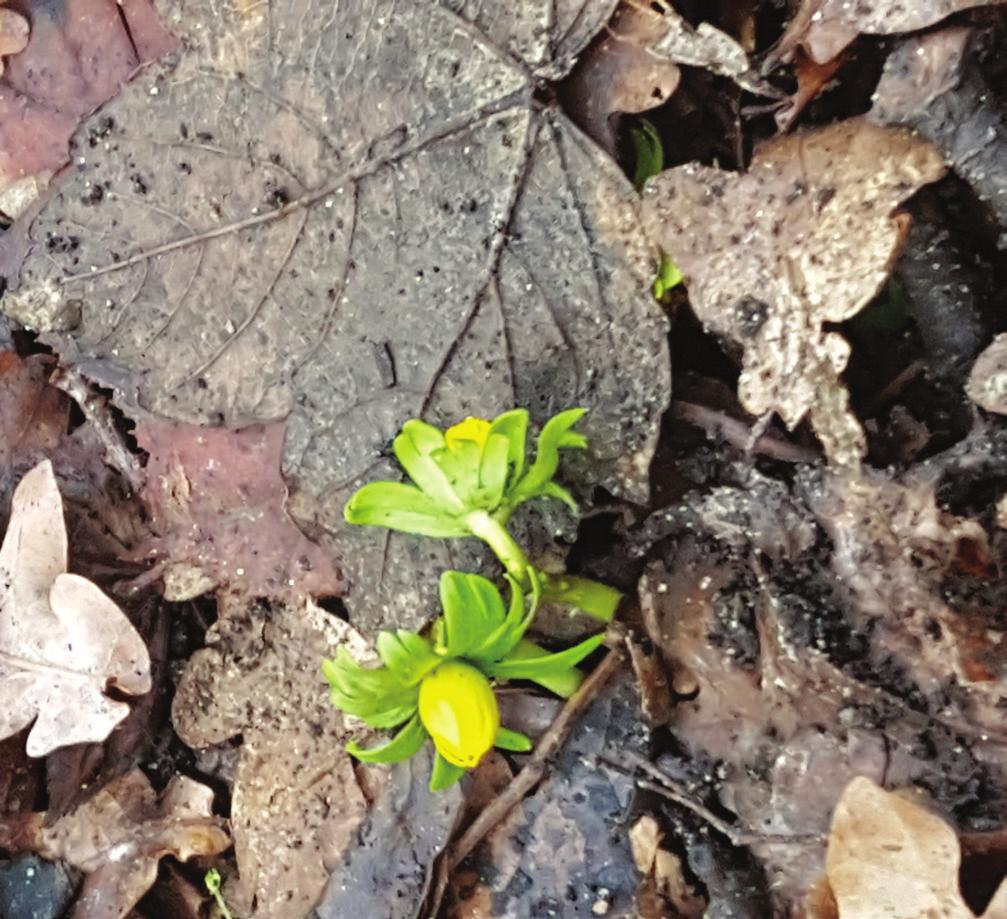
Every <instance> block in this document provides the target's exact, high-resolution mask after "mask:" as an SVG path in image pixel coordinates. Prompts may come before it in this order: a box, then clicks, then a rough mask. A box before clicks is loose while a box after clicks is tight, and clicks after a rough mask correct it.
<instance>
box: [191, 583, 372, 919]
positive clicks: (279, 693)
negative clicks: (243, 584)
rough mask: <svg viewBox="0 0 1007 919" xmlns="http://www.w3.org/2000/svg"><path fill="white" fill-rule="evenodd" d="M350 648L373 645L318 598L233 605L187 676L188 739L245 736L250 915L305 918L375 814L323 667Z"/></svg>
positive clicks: (242, 858) (242, 853)
mask: <svg viewBox="0 0 1007 919" xmlns="http://www.w3.org/2000/svg"><path fill="white" fill-rule="evenodd" d="M340 645H348V646H349V647H350V650H351V651H357V652H358V653H359V652H360V651H361V650H363V641H362V639H361V638H360V637H359V636H358V635H357V633H356V632H355V631H354V630H353V629H352V628H351V627H350V626H349V625H347V624H346V623H345V622H342V621H341V620H339V619H336V618H335V617H334V616H330V615H329V614H328V613H326V612H325V611H324V610H322V609H320V608H319V607H316V606H314V605H313V604H309V605H307V606H306V605H304V604H303V603H302V604H299V605H297V606H294V605H290V606H276V607H274V608H268V607H265V606H258V607H249V606H248V605H247V604H245V603H242V602H241V601H237V600H232V601H225V604H224V606H223V608H222V614H221V617H220V619H218V620H217V622H216V623H215V624H214V625H213V627H212V628H211V630H210V632H209V633H208V635H207V647H206V648H205V649H204V650H202V651H198V652H197V653H196V654H194V655H193V657H192V659H191V660H190V662H189V666H188V669H187V670H186V672H185V674H184V676H183V678H182V681H181V683H180V684H179V687H178V692H177V694H176V696H175V700H174V704H173V721H174V724H175V729H176V731H177V732H178V734H179V736H180V737H181V738H182V740H184V741H185V742H186V743H187V744H189V746H191V747H195V748H203V747H209V746H213V745H216V744H221V743H224V742H225V741H227V740H229V739H230V738H232V737H235V736H236V735H238V734H240V735H241V736H242V745H241V750H240V754H239V758H238V766H237V770H236V772H235V776H234V787H233V790H232V800H231V827H232V832H233V834H234V849H235V854H236V856H237V861H238V871H239V874H240V878H239V881H238V883H237V884H236V885H235V886H234V887H233V888H230V889H229V897H230V898H231V899H233V902H234V904H235V906H236V907H237V908H238V909H240V910H241V911H242V914H244V915H249V916H260V917H268V919H303V916H304V915H305V913H306V912H307V910H309V909H310V908H311V906H312V905H314V903H315V901H316V900H317V899H318V897H319V895H320V894H321V892H322V889H323V887H324V886H325V883H326V881H327V880H328V877H329V869H330V868H331V867H332V866H333V865H334V864H336V863H337V862H338V860H339V859H340V858H341V857H342V855H343V853H344V852H345V850H346V848H347V846H348V845H349V844H350V840H351V838H352V836H353V833H354V831H355V830H356V827H357V825H358V824H359V823H360V821H361V820H362V819H363V817H364V813H365V811H366V804H367V802H366V800H365V798H364V794H363V792H362V791H361V789H360V787H359V786H358V784H357V780H356V777H355V775H354V769H353V764H352V761H351V759H350V756H349V754H348V753H346V751H345V750H344V749H343V748H344V745H345V742H346V740H347V739H348V732H347V730H346V729H345V728H344V725H343V720H342V716H341V715H340V714H339V712H337V711H336V710H335V709H333V708H332V706H331V705H330V704H329V700H328V693H327V691H326V689H327V684H326V683H325V680H324V678H323V677H322V675H321V670H320V669H319V668H320V661H321V660H322V659H323V658H326V657H333V656H334V655H335V653H336V649H337V648H338V647H339V646H340Z"/></svg>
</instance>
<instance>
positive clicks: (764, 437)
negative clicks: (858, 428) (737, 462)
mask: <svg viewBox="0 0 1007 919" xmlns="http://www.w3.org/2000/svg"><path fill="white" fill-rule="evenodd" d="M671 414H672V417H673V418H677V419H678V420H679V421H684V422H686V423H687V424H691V425H693V426H694V427H697V428H700V429H702V430H703V431H705V432H706V433H707V435H708V436H709V437H710V438H720V439H721V440H723V441H725V442H726V443H728V444H730V445H731V446H732V447H734V448H735V449H737V450H740V451H741V452H742V453H761V454H762V455H763V456H768V457H769V458H770V459H775V460H781V461H782V462H785V463H816V462H818V461H819V460H820V459H821V455H820V454H819V453H818V452H817V451H816V450H811V449H809V448H808V447H802V446H800V445H799V444H794V443H791V442H790V441H788V440H782V439H781V438H779V437H775V436H773V435H772V434H762V433H761V432H760V433H759V435H758V436H757V437H756V438H755V441H754V443H753V442H752V429H751V428H749V427H748V425H747V424H745V423H744V422H743V421H739V420H738V419H737V418H732V417H731V416H730V415H727V414H725V413H724V412H720V411H717V410H716V409H712V408H707V407H706V406H705V405H696V404H695V403H693V402H681V401H679V400H677V399H676V400H675V401H674V402H672V403H671Z"/></svg>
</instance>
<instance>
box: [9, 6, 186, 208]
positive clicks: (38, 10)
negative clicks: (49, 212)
mask: <svg viewBox="0 0 1007 919" xmlns="http://www.w3.org/2000/svg"><path fill="white" fill-rule="evenodd" d="M11 7H12V8H13V9H15V10H17V11H18V12H21V13H23V14H25V15H26V16H27V17H28V19H29V20H30V21H31V37H30V39H29V41H28V44H27V46H26V47H25V49H24V50H23V51H22V52H21V53H20V54H17V55H16V56H14V57H13V58H11V59H10V60H9V61H8V64H7V69H6V72H5V73H4V76H3V79H2V80H0V190H2V189H3V188H4V187H5V186H7V185H8V184H9V183H11V182H14V181H16V180H18V179H22V178H24V177H25V176H30V175H33V174H35V173H40V172H52V171H54V170H56V169H59V168H60V167H61V166H62V165H63V164H64V163H65V162H66V161H67V159H68V153H67V144H68V142H69V140H70V135H71V134H72V133H73V132H74V130H75V129H76V127H77V125H78V123H79V122H80V120H81V118H82V117H83V116H84V115H86V114H88V113H89V112H92V111H93V110H94V109H96V108H97V107H98V106H99V105H101V104H102V103H103V102H105V101H106V100H107V99H110V98H111V97H112V96H114V95H115V94H116V92H118V90H119V87H120V86H122V84H123V83H124V82H126V80H128V79H129V77H130V76H131V75H132V74H133V72H134V71H135V70H136V68H137V67H138V66H139V65H140V64H142V63H145V62H146V61H149V60H151V59H152V58H153V57H156V56H157V55H159V54H162V53H164V52H165V51H166V50H168V49H169V48H170V47H171V46H172V44H173V42H174V40H173V39H172V38H171V36H170V35H169V33H168V32H167V31H166V30H165V29H164V27H163V26H161V25H160V24H159V22H158V21H157V18H156V14H155V13H154V12H153V10H152V9H151V7H150V5H149V3H148V0H128V2H126V3H124V4H123V5H122V7H121V8H120V6H119V4H118V3H116V2H115V0H56V2H52V3H42V2H38V0H21V3H18V4H11ZM120 9H121V11H122V15H120ZM124 18H125V21H126V22H128V23H129V29H128V30H127V27H126V25H125V24H124ZM134 29H135V33H134V32H133V30H134ZM91 140H93V141H94V142H95V143H97V142H98V141H99V140H100V138H92V139H91ZM89 142H90V141H89ZM80 155H82V156H86V150H82V151H80Z"/></svg>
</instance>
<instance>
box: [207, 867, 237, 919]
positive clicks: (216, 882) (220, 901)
mask: <svg viewBox="0 0 1007 919" xmlns="http://www.w3.org/2000/svg"><path fill="white" fill-rule="evenodd" d="M203 883H204V884H205V885H206V889H207V890H208V891H209V892H210V896H211V897H213V900H214V902H215V903H216V904H217V909H218V910H220V915H221V916H223V917H224V919H234V917H233V916H232V915H231V911H230V910H229V909H228V908H227V903H226V902H225V901H224V895H223V894H222V893H221V892H220V872H219V871H218V870H217V869H216V868H211V869H210V870H209V871H207V872H206V874H204V875H203Z"/></svg>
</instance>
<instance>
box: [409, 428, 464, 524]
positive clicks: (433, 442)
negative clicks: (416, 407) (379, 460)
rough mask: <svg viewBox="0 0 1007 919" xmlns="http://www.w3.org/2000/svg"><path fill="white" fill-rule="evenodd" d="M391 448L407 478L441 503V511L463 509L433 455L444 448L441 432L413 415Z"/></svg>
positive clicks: (453, 511) (450, 511) (457, 511)
mask: <svg viewBox="0 0 1007 919" xmlns="http://www.w3.org/2000/svg"><path fill="white" fill-rule="evenodd" d="M392 448H393V449H394V450H395V456H396V458H397V459H398V461H399V462H400V463H401V464H402V468H403V469H405V470H406V472H407V473H409V478H411V479H412V480H413V482H415V483H416V485H418V486H419V488H420V490H421V491H422V492H423V493H424V494H426V495H427V496H428V497H430V498H432V499H433V500H434V501H435V502H436V503H437V504H438V505H440V508H441V510H442V511H447V512H449V513H460V512H461V511H462V510H464V504H463V503H462V501H461V500H460V499H459V497H458V495H457V494H456V493H455V490H454V488H453V487H452V485H451V481H450V479H449V478H448V476H447V475H446V474H445V472H444V470H443V469H441V467H440V465H439V464H438V462H437V460H436V459H435V455H436V454H438V453H439V452H440V451H442V450H445V449H446V448H445V446H444V435H443V434H442V433H441V432H440V431H438V430H437V428H435V427H433V426H432V425H429V424H427V423H426V422H425V421H419V420H417V419H415V418H413V419H412V420H410V421H407V422H406V423H405V424H404V425H403V426H402V432H401V433H400V434H399V436H398V437H396V438H395V440H394V441H393V443H392Z"/></svg>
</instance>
